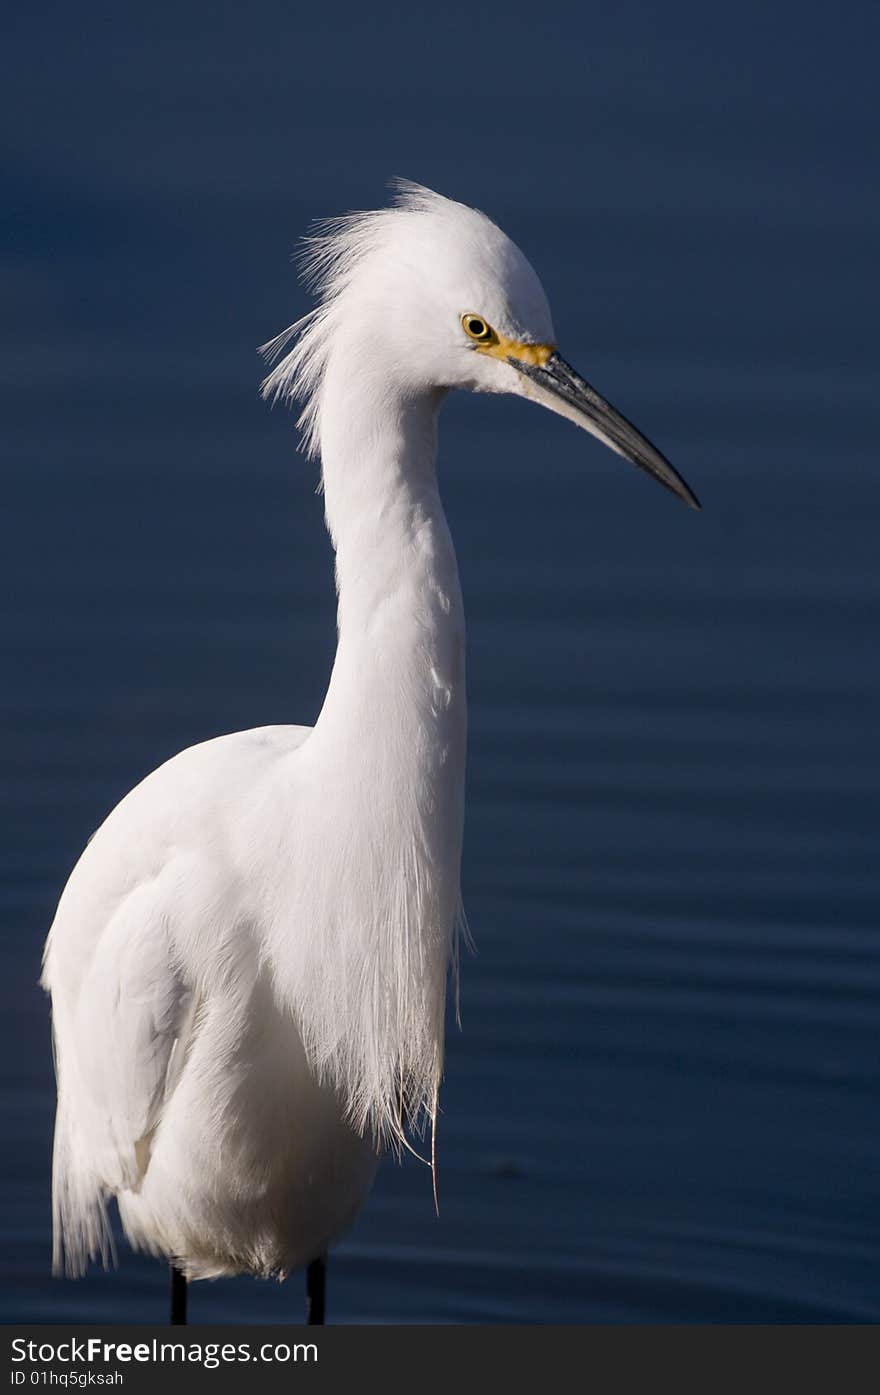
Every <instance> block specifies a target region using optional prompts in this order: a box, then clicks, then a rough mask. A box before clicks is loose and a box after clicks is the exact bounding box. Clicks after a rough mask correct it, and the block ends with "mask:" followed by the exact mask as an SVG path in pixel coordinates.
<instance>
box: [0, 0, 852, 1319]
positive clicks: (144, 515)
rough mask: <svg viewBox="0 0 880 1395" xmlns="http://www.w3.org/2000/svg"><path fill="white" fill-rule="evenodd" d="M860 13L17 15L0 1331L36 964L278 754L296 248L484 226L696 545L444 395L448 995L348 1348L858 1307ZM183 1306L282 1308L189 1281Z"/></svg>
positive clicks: (294, 465) (519, 429)
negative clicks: (412, 1326)
mask: <svg viewBox="0 0 880 1395" xmlns="http://www.w3.org/2000/svg"><path fill="white" fill-rule="evenodd" d="M876 15H877V9H876V6H872V5H868V4H864V5H860V4H844V5H841V6H837V7H835V8H834V9H833V10H829V9H828V8H827V7H825V6H818V5H809V4H808V5H793V4H787V3H783V4H778V5H772V6H767V5H762V4H758V3H755V0H747V3H739V4H737V5H729V6H706V5H704V4H696V3H693V4H692V3H680V2H679V0H674V3H671V4H669V5H662V6H661V5H656V4H652V5H649V4H647V3H635V2H634V0H624V2H623V3H616V4H614V5H601V6H599V5H594V4H590V5H583V4H578V5H575V4H571V3H558V4H556V5H553V6H544V5H539V4H522V3H506V4H503V5H496V4H483V5H480V6H477V5H473V4H469V5H463V4H458V3H451V4H445V5H442V6H437V7H432V8H430V9H429V8H428V7H425V6H413V5H412V4H407V5H389V4H378V5H376V6H370V7H363V6H362V7H357V8H355V7H353V6H350V7H348V6H343V7H339V6H316V7H312V8H307V7H305V6H300V7H297V6H294V5H291V4H281V3H275V4H273V3H255V4H253V5H250V6H244V5H240V4H238V5H233V4H224V3H213V4H210V5H208V4H203V3H195V2H194V0H181V3H180V4H178V5H175V6H170V5H165V4H154V5H149V6H134V5H119V4H118V3H117V4H113V5H110V4H107V5H102V4H85V5H82V6H72V5H61V4H44V3H41V2H40V0H32V3H30V4H29V5H27V6H25V7H20V8H19V10H18V13H17V14H15V15H14V16H11V17H10V18H9V20H8V34H7V37H6V38H5V40H4V44H3V59H2V65H3V71H2V79H3V80H2V84H0V101H2V104H3V108H4V120H3V127H2V129H3V135H2V154H3V162H2V163H3V181H4V197H3V251H2V260H0V299H2V304H3V307H4V308H3V314H2V325H0V362H2V370H3V371H2V374H0V404H2V421H3V428H2V429H3V441H4V448H3V456H4V460H3V467H2V481H3V496H4V497H3V507H2V522H0V527H2V539H0V543H2V549H0V558H2V568H3V576H2V584H0V606H2V610H3V621H2V635H3V640H2V649H3V655H4V679H3V683H2V694H0V696H2V707H3V721H4V739H3V746H2V777H3V802H4V811H5V817H4V829H5V832H4V837H3V841H2V858H3V863H4V867H3V873H4V875H3V893H2V936H3V939H2V947H3V974H2V982H0V992H2V1013H0V1033H2V1039H0V1048H2V1049H0V1067H2V1082H0V1088H2V1108H3V1119H4V1124H3V1133H4V1139H5V1144H4V1148H3V1154H2V1177H0V1235H2V1236H3V1257H2V1265H3V1268H2V1278H0V1302H2V1311H3V1314H4V1316H5V1317H6V1318H7V1320H12V1319H24V1318H28V1319H31V1320H37V1321H53V1320H55V1321H62V1320H87V1319H89V1320H95V1319H103V1320H119V1321H122V1320H144V1321H148V1320H161V1318H162V1317H163V1315H164V1312H165V1292H164V1284H165V1278H164V1273H163V1271H162V1269H161V1266H160V1265H158V1264H157V1263H156V1262H153V1261H148V1260H145V1259H140V1258H137V1257H133V1256H132V1255H131V1254H129V1253H128V1252H124V1253H123V1257H122V1263H121V1267H120V1269H119V1271H118V1273H116V1274H111V1275H108V1276H104V1275H102V1274H101V1273H100V1272H98V1273H96V1274H94V1275H92V1276H91V1277H89V1278H88V1279H86V1280H84V1281H82V1282H80V1283H78V1284H72V1283H68V1282H63V1281H59V1280H51V1279H50V1277H49V1204H48V1183H49V1146H50V1136H51V1122H52V1109H53V1081H52V1071H51V1060H50V1051H49V1039H48V1013H47V1004H46V1002H45V1000H44V999H43V997H42V995H41V993H40V992H39V990H38V989H37V987H36V980H37V975H38V967H39V957H40V951H41V946H42V941H43V937H44V934H45V931H46V928H47V926H48V924H49V922H50V920H51V916H52V912H53V908H54V905H55V902H56V900H57V897H58V894H59V892H60V890H61V887H62V885H63V883H64V880H65V878H66V875H67V873H68V871H69V869H70V867H71V866H72V864H73V862H74V861H75V859H76V857H77V856H78V854H79V852H80V850H81V848H82V846H83V844H84V843H85V840H86V838H87V837H88V836H89V834H90V833H91V832H92V830H93V829H94V828H95V827H96V825H97V824H98V823H99V822H100V821H101V819H102V818H103V817H104V816H105V814H106V813H107V811H108V810H109V809H110V808H111V807H112V806H113V804H114V803H115V802H116V801H117V800H118V799H119V798H120V796H121V795H122V794H123V793H124V792H125V791H126V790H127V789H128V788H129V787H130V786H131V785H132V784H133V783H135V782H136V781H137V780H138V779H140V778H141V777H142V776H143V775H144V774H146V773H147V771H149V770H150V769H151V768H153V767H154V766H155V765H157V764H158V763H159V762H160V761H162V760H164V759H165V758H167V757H168V756H170V755H171V754H173V753H174V752H175V751H177V750H179V749H180V748H181V747H184V746H186V745H188V744H190V743H192V742H195V741H198V740H201V739H203V738H205V737H208V736H212V735H214V734H217V733H220V732H224V731H228V730H234V729H237V728H242V727H248V726H256V725H261V724H263V723H267V722H284V721H291V722H303V721H305V722H310V721H312V720H313V719H314V716H315V714H316V712H317V710H318V708H319V705H320V701H321V697H322V693H323V689H324V685H325V683H326V680H327V676H328V673H329V667H330V664H331V660H332V654H333V642H334V597H333V589H332V572H331V556H330V552H329V547H328V544H327V541H326V538H325V535H324V532H323V528H322V517H321V503H320V499H319V498H318V497H317V496H316V494H315V483H316V475H315V469H314V467H312V466H311V465H309V464H307V463H305V462H304V461H303V460H302V459H301V458H300V457H298V456H297V455H296V454H295V453H294V452H295V433H294V430H293V424H292V420H291V418H290V417H289V416H288V415H286V414H285V413H284V412H281V411H276V412H275V413H270V412H269V411H268V410H267V409H266V407H265V406H264V405H263V404H262V403H261V402H260V401H259V399H258V396H257V383H258V380H259V377H260V363H259V361H258V359H257V357H256V355H255V353H254V346H255V345H256V344H257V343H260V342H262V341H263V340H265V339H267V338H269V337H270V336H271V335H273V334H274V333H276V332H277V331H278V330H279V329H281V328H282V327H283V326H284V325H286V324H288V323H290V321H291V320H293V319H294V318H295V317H296V316H297V315H298V314H300V313H302V312H303V311H304V310H305V309H306V308H307V306H308V299H307V297H306V295H305V293H304V292H303V290H302V289H301V288H300V287H299V286H298V285H297V284H296V281H295V278H294V275H293V272H292V270H291V268H290V266H289V263H288V255H289V252H290V250H291V248H292V246H293V245H294V242H295V240H296V238H297V237H298V236H299V235H300V234H301V233H302V232H303V231H304V230H305V228H306V226H307V224H308V222H309V220H310V219H311V218H313V217H315V216H319V215H326V214H333V213H338V212H342V211H344V210H345V209H347V208H351V207H364V206H366V207H370V206H374V205H375V204H377V203H380V202H382V201H383V200H384V198H385V196H386V195H385V189H384V185H385V181H386V180H387V178H388V177H390V176H392V175H398V174H399V175H405V176H408V177H410V178H413V179H417V180H420V181H422V182H424V183H427V184H429V185H432V186H433V187H435V188H437V189H439V190H440V191H442V192H445V193H448V194H450V195H453V196H455V197H458V198H461V199H463V200H465V201H467V202H472V203H475V204H477V205H478V206H480V207H482V208H484V209H485V210H486V211H487V212H489V213H490V214H491V215H492V216H493V217H495V218H496V220H497V221H498V222H499V223H500V224H501V225H502V226H503V227H504V228H505V229H506V230H507V231H508V232H509V233H510V234H511V235H512V236H513V237H514V238H515V239H516V240H517V241H518V242H520V244H521V245H522V246H523V248H524V249H525V250H526V252H527V254H528V255H529V256H530V258H531V260H532V261H533V263H534V264H535V266H536V267H537V269H538V271H539V273H540V274H541V275H542V277H543V279H544V283H545V286H546V288H547V292H548V295H549V297H550V301H551V304H552V306H553V309H554V315H555V320H556V327H557V331H558V334H559V338H560V342H561V345H562V347H563V350H564V352H565V353H566V356H567V357H568V358H569V359H570V360H571V361H572V362H574V363H575V364H577V365H578V366H579V367H580V368H581V370H582V371H583V372H584V374H585V375H586V376H587V377H588V378H589V379H590V380H591V381H592V382H594V383H595V385H596V386H597V387H598V388H599V390H600V391H602V392H604V393H606V394H607V395H608V397H609V398H610V399H611V401H613V402H614V403H615V404H616V405H618V406H619V407H620V408H621V409H622V410H623V411H625V412H626V413H627V414H628V415H630V416H632V417H633V418H634V420H635V421H636V422H637V424H639V425H640V426H641V427H642V428H643V429H644V430H645V431H646V432H647V433H648V434H649V435H650V436H651V437H652V438H654V439H655V440H657V441H658V443H659V444H660V445H661V447H662V448H663V449H665V450H666V452H667V453H668V454H669V456H670V458H671V459H672V460H673V461H674V462H675V463H676V465H677V466H678V467H679V468H680V469H681V470H682V471H683V473H684V474H685V476H686V477H687V478H688V479H689V481H690V482H691V483H692V485H693V486H694V488H695V489H696V490H697V492H698V493H699V494H700V496H701V497H702V499H703V503H704V512H703V514H702V515H700V516H697V515H694V514H691V513H689V512H688V511H687V510H686V509H684V508H683V507H682V506H681V505H680V504H678V503H676V501H675V500H673V499H672V498H671V496H669V495H667V494H665V493H664V491H662V490H660V489H659V488H657V487H656V486H655V485H653V484H651V483H649V482H648V481H646V480H645V478H644V477H642V476H641V475H639V473H638V472H637V471H635V470H634V469H632V468H631V467H629V466H625V465H623V464H622V462H619V461H618V460H616V459H615V457H613V456H612V455H610V454H609V453H607V452H605V451H603V450H602V449H601V448H600V447H599V446H598V445H596V444H595V443H594V442H592V441H591V440H590V439H589V438H587V437H586V436H584V435H583V434H582V433H580V432H577V431H575V430H574V429H573V428H572V427H571V426H570V425H568V424H566V423H565V422H562V421H560V420H558V419H554V418H551V417H550V416H549V415H548V414H546V413H540V412H538V411H536V410H535V409H534V408H533V407H530V406H529V405H528V404H526V403H522V402H517V401H512V400H511V401H507V400H491V399H467V400H465V399H460V400H455V401H453V402H451V403H450V405H449V406H448V408H447V409H446V411H445V413H444V418H443V423H442V440H441V473H442V485H443V490H444V497H445V501H446V504H447V507H448V512H449V516H450V522H451V526H452V529H453V533H454V536H455V538H456V542H457V547H458V551H459V560H460V566H461V572H462V580H463V585H464V591H465V601H466V607H467V613H468V623H469V690H470V701H471V731H472V739H471V747H470V767H469V802H468V826H467V836H466V856H465V870H464V884H465V896H466V902H467V906H468V910H469V913H470V918H471V923H472V926H473V930H474V933H475V936H476V940H477V943H478V947H479V953H478V955H477V956H476V957H474V958H469V959H467V960H466V962H465V964H464V982H463V1018H464V1028H463V1032H462V1033H461V1034H459V1033H458V1032H456V1031H455V1030H453V1031H452V1032H451V1035H450V1043H449V1052H448V1069H447V1079H446V1083H445V1086H444V1091H443V1096H442V1106H443V1110H444V1112H443V1115H442V1118H441V1121H440V1132H439V1149H440V1195H441V1213H440V1218H439V1220H438V1219H435V1217H434V1215H433V1211H432V1203H431V1194H430V1180H429V1177H428V1174H427V1170H426V1169H423V1168H422V1167H420V1166H419V1165H418V1164H417V1163H415V1162H414V1161H412V1160H409V1161H407V1162H406V1163H405V1164H404V1165H403V1166H402V1167H400V1168H398V1167H396V1166H395V1165H394V1164H393V1163H391V1162H388V1163H386V1164H385V1165H384V1166H383V1168H382V1170H381V1173H380V1178H379V1181H378V1183H377V1186H376V1189H375V1192H374V1194H373V1197H372V1199H371V1201H370V1203H369V1205H368V1207H367V1209H366V1210H365V1212H364V1214H363V1216H362V1218H361V1220H360V1221H359V1222H358V1224H357V1226H356V1228H355V1229H354V1231H353V1232H352V1234H351V1235H350V1236H349V1237H348V1239H347V1240H346V1241H345V1242H344V1243H343V1244H342V1245H341V1246H340V1247H339V1249H338V1251H337V1253H336V1254H335V1256H334V1258H333V1260H332V1265H331V1273H330V1311H331V1317H332V1319H333V1320H347V1321H356V1320H367V1321H400V1320H423V1321H446V1320H452V1321H482V1322H507V1321H530V1320H537V1321H548V1320H551V1321H567V1322H569V1321H570V1322H592V1321H609V1320H610V1321H628V1322H631V1321H650V1322H683V1321H723V1322H727V1321H730V1322H739V1321H748V1322H751V1321H760V1322H781V1321H800V1322H805V1321H862V1320H872V1321H876V1320H877V1319H878V1318H880V1297H878V1286H877V1282H876V1271H877V1262H878V1258H880V1243H878V1241H880V1230H878V1220H877V1214H878V1210H877V1178H878V1175H880V1172H878V1162H880V1159H878V1137H877V1127H876V1126H877V1112H878V1106H877V1084H878V1079H877V1077H878V1066H880V1062H878V1030H877V1029H878V1005H880V1004H878V989H880V969H878V949H880V938H878V918H877V912H878V900H880V897H878V891H880V875H878V867H877V847H876V832H877V813H878V807H877V803H878V802H877V755H878V749H877V747H878V741H877V711H878V701H880V658H878V649H877V622H878V617H880V577H878V567H877V534H878V528H877V519H878V511H880V478H878V471H877V436H878V408H877V368H878V349H877V337H876V323H877V304H876V284H877V245H878V243H877V238H878V224H880V194H878V182H877V177H876V174H877V171H876V153H877V140H878V124H880V123H878V120H877V115H878V113H877V99H876V72H875V63H876V53H877V41H878V37H880V36H878V33H877V28H878V25H877V21H876ZM191 1311H192V1318H193V1320H195V1321H227V1320H228V1321H256V1320H264V1321H272V1320H286V1319H288V1318H295V1317H298V1316H299V1315H300V1313H301V1311H302V1294H301V1286H300V1279H299V1278H298V1277H294V1278H293V1279H292V1280H291V1281H290V1282H289V1283H288V1284H286V1285H284V1286H280V1287H279V1286H277V1285H271V1284H259V1283H256V1282H253V1281H250V1280H242V1281H234V1282H224V1283H216V1284H211V1285H207V1284H202V1285H199V1286H198V1287H197V1288H196V1289H195V1291H194V1292H193V1294H192V1299H191Z"/></svg>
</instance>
